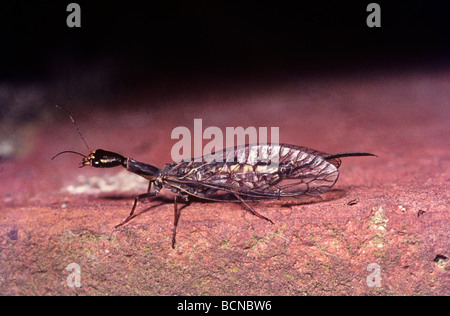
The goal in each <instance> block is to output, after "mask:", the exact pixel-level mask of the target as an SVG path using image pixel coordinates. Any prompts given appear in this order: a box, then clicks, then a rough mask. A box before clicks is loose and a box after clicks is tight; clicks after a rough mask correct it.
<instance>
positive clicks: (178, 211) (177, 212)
mask: <svg viewBox="0 0 450 316" xmlns="http://www.w3.org/2000/svg"><path fill="white" fill-rule="evenodd" d="M177 199H178V196H177V195H175V198H174V200H173V211H174V214H173V215H174V216H173V217H174V218H173V233H172V249H175V241H176V240H175V237H176V235H177V227H178V220H179V219H180V215H181V210H182V209H183V208H185V207H186V206H188V205H189V204H191V201H189V200H188V204H187V205H185V206H183V207H182V208H180V209H178V203H177Z"/></svg>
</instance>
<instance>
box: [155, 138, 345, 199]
mask: <svg viewBox="0 0 450 316" xmlns="http://www.w3.org/2000/svg"><path fill="white" fill-rule="evenodd" d="M327 156H329V154H327V153H323V152H320V151H316V150H313V149H309V148H305V147H300V146H293V145H283V144H280V145H276V146H270V145H245V146H240V147H236V148H233V149H231V150H230V149H228V150H224V152H220V153H213V154H211V155H207V156H204V157H202V158H201V159H198V160H199V161H196V160H193V161H189V162H180V163H172V164H168V165H166V167H165V168H164V169H163V171H162V177H163V179H164V183H165V185H166V186H167V187H169V188H170V189H172V190H174V191H178V192H179V193H181V194H189V195H193V196H197V197H199V198H203V199H209V200H216V201H238V199H237V198H236V196H235V194H237V195H239V196H240V197H242V198H243V199H244V200H245V201H255V200H270V199H279V198H281V197H295V196H301V195H304V194H306V195H313V196H314V195H319V194H322V193H324V192H326V191H328V190H329V189H330V188H331V187H332V186H333V185H334V184H335V183H336V181H337V179H338V176H339V171H338V167H339V165H340V160H339V158H332V159H330V160H329V161H328V160H327V159H326V157H327Z"/></svg>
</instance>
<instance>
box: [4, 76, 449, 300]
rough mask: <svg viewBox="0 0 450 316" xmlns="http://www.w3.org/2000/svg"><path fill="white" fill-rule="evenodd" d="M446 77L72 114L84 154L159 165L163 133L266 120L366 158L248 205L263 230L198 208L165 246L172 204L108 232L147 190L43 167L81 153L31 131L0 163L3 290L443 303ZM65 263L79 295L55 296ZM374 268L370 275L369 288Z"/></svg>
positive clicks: (41, 128)
mask: <svg viewBox="0 0 450 316" xmlns="http://www.w3.org/2000/svg"><path fill="white" fill-rule="evenodd" d="M449 79H450V76H449V73H446V72H442V73H403V74H395V75H393V74H391V75H371V76H364V75H354V76H350V77H342V76H341V77H335V78H312V79H311V80H300V79H299V80H295V79H291V80H289V81H286V80H285V81H280V82H275V83H274V82H263V83H260V84H250V83H248V82H247V83H242V84H238V83H236V84H234V85H229V86H225V87H224V86H221V85H218V86H214V84H213V83H210V84H208V85H207V86H205V87H200V88H199V87H196V88H195V89H193V90H192V91H188V92H183V93H180V94H179V95H176V94H175V95H173V96H170V97H168V96H166V97H164V98H162V97H161V98H159V99H154V98H153V95H146V94H145V93H141V94H140V95H139V97H136V96H133V97H129V98H123V99H120V100H117V104H114V106H113V107H112V108H111V110H108V111H106V110H104V109H105V108H106V107H103V108H92V109H90V110H89V111H86V110H84V111H83V112H81V113H80V112H78V111H77V110H74V111H72V112H73V113H72V114H73V115H74V116H75V119H76V120H77V122H78V124H79V126H80V128H81V130H82V131H83V133H84V136H85V138H86V140H87V141H88V143H89V145H90V146H92V147H93V148H92V149H97V148H102V149H107V150H112V151H116V152H118V153H121V154H123V155H124V156H126V157H128V156H131V157H133V158H134V159H136V160H139V161H143V162H147V163H150V164H153V165H155V166H158V167H163V165H164V164H165V163H167V162H170V161H171V157H170V151H171V148H172V146H173V144H174V143H175V142H176V140H171V138H170V135H171V131H172V130H173V128H175V127H177V126H186V127H188V128H189V129H191V130H192V128H193V120H194V118H202V119H203V126H204V128H206V127H208V126H217V127H220V128H222V129H224V128H225V127H226V126H231V127H236V126H243V127H247V126H255V127H260V126H266V127H271V126H277V127H279V128H280V142H283V143H288V144H289V143H290V144H296V145H302V146H307V147H312V148H315V149H318V150H321V151H325V152H330V153H337V152H346V151H365V152H372V153H374V154H376V155H377V156H378V157H376V158H374V157H358V158H345V159H343V164H342V166H341V168H340V172H341V173H340V178H339V180H338V182H337V184H336V185H335V187H334V188H333V190H331V191H329V192H328V193H326V194H324V195H323V196H322V197H321V198H309V199H307V198H305V199H302V200H300V201H273V202H272V201H270V202H261V203H254V204H253V206H254V208H255V209H257V210H258V211H259V212H260V213H261V214H263V215H264V216H267V217H268V218H270V219H271V220H272V221H273V222H274V224H273V225H272V224H270V223H268V222H266V221H263V220H260V219H258V218H256V217H255V216H252V215H250V214H249V213H247V212H246V211H245V209H244V208H243V207H242V206H241V205H239V204H235V203H229V204H227V203H203V202H201V201H195V202H194V203H192V204H191V205H190V206H189V207H186V208H184V209H183V211H182V215H181V218H180V223H179V226H178V235H177V245H176V248H175V249H172V248H171V236H172V225H173V203H172V199H171V195H170V194H167V193H164V194H162V195H161V196H160V197H158V198H157V199H156V200H155V202H148V203H146V204H141V205H139V207H138V212H140V215H138V216H137V217H136V218H135V219H133V221H131V222H130V223H129V224H127V225H125V226H124V227H121V228H119V229H117V230H115V229H114V226H115V225H116V224H118V223H120V222H121V221H122V220H124V218H125V217H126V216H127V215H128V213H129V211H130V208H131V206H132V202H133V198H134V196H135V195H136V194H139V193H143V192H145V190H146V184H145V182H144V183H142V182H138V180H137V179H138V177H137V176H134V175H131V176H130V177H127V175H125V174H124V172H122V170H121V169H110V170H94V169H92V168H88V167H86V168H83V169H78V168H77V167H78V163H79V162H80V159H79V158H81V157H78V156H75V155H74V156H69V155H67V156H61V157H59V158H58V159H56V160H54V161H51V160H50V158H51V157H52V156H53V155H54V154H56V153H57V152H59V151H62V150H76V151H81V152H83V153H85V152H86V149H85V148H84V145H83V144H82V142H81V140H80V139H79V137H78V135H77V134H76V131H75V129H74V128H73V126H72V124H71V123H70V121H69V120H68V119H67V117H66V116H65V115H64V113H62V112H57V113H56V114H55V115H54V117H55V118H57V119H56V120H53V121H48V122H44V123H42V124H40V125H38V126H33V127H32V128H30V130H29V132H28V133H27V135H29V136H28V138H27V143H26V145H24V148H23V150H22V151H21V153H22V155H21V156H20V157H18V158H17V159H14V160H7V161H3V162H1V164H0V177H1V179H2V181H1V183H0V208H1V209H0V247H1V252H0V294H2V295H17V294H25V295H36V294H41V295H50V294H52V295H55V294H57V295H65V294H69V295H71V294H81V295H95V294H100V295H106V294H119V295H128V294H141V295H143V294H150V295H449V294H450V290H449V284H450V282H449V269H450V266H449V265H448V264H447V263H448V260H447V259H445V258H450V253H449V249H450V247H449V245H450V236H449V232H450V227H449V225H450V224H449V202H448V201H449V198H448V192H449V190H448V188H449V179H450V177H449V175H450V174H449V172H450V150H449V135H450V127H449V126H450V125H449V121H450V106H449V100H450V80H449ZM67 108H69V109H70V108H71V105H67ZM74 108H76V105H74ZM55 111H56V110H55ZM205 143H206V142H205ZM110 179H113V180H110ZM134 179H136V183H134ZM108 181H109V182H108ZM351 201H353V203H349V202H351ZM153 205H155V206H153ZM70 263H76V264H78V265H79V266H80V268H81V287H80V288H70V287H68V286H67V282H66V280H67V277H68V276H69V274H70V273H71V272H69V271H67V270H66V267H67V266H68V265H69V264H70ZM370 264H377V265H378V267H379V268H380V271H379V272H380V273H379V279H378V280H379V283H376V286H372V287H371V286H369V285H373V283H370V282H369V283H367V278H368V277H371V276H373V275H371V273H373V270H370V269H369V270H370V271H367V268H368V266H369V265H370Z"/></svg>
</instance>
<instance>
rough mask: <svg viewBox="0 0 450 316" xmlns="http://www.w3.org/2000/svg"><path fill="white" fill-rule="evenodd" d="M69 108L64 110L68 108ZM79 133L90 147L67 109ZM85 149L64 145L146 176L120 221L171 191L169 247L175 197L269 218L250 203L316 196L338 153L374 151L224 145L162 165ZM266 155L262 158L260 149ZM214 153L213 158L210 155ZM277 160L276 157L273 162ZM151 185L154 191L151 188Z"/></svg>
mask: <svg viewBox="0 0 450 316" xmlns="http://www.w3.org/2000/svg"><path fill="white" fill-rule="evenodd" d="M66 112H67V110H66ZM67 113H68V114H69V117H70V118H71V120H72V122H73V123H74V124H75V126H76V128H77V131H78V133H79V134H80V136H81V138H82V140H83V142H84V143H85V145H86V147H87V148H88V150H89V146H88V145H87V143H86V141H85V140H84V138H83V136H82V134H81V132H80V130H79V129H78V126H77V125H76V123H75V121H74V120H73V118H72V116H71V115H70V113H69V112H67ZM89 151H90V153H89V154H88V155H83V154H81V153H79V152H75V151H70V150H69V151H62V152H60V153H58V154H56V155H55V156H54V157H53V158H52V160H53V159H54V158H56V157H57V156H59V155H61V154H64V153H72V154H77V155H80V156H82V157H83V159H82V161H81V163H80V168H82V167H84V166H92V167H94V168H113V167H117V166H122V167H123V168H125V169H126V170H127V171H129V172H132V173H135V174H137V175H139V176H141V177H144V178H145V179H147V180H148V181H149V186H148V189H147V192H146V193H143V194H140V195H138V196H136V198H135V199H134V204H133V207H132V209H131V212H130V214H129V216H128V217H127V218H126V219H125V220H124V221H123V222H122V223H120V224H118V225H116V228H117V227H120V226H122V225H124V224H126V223H127V222H129V221H130V220H131V219H132V218H133V217H134V216H135V215H134V212H135V210H136V206H137V204H138V202H141V201H144V200H146V199H148V198H151V197H154V196H156V195H158V194H159V192H160V190H161V189H162V188H166V189H169V190H171V191H172V192H173V193H175V197H174V228H173V234H172V248H174V247H175V237H176V229H177V226H178V220H179V217H180V209H179V208H178V203H177V201H178V199H179V198H181V199H183V200H184V201H186V202H188V203H189V202H190V201H189V198H190V197H197V198H199V199H204V200H210V201H218V202H237V203H242V204H243V205H244V206H245V207H246V209H247V210H248V211H249V212H250V213H251V214H253V215H255V216H257V217H259V218H262V219H264V220H266V221H268V222H270V223H273V222H272V221H271V220H270V219H268V218H267V217H265V216H263V215H261V214H259V213H258V212H257V211H256V210H254V209H253V208H252V207H251V206H250V205H249V204H248V203H249V202H255V201H263V200H276V199H281V198H291V197H292V198H295V197H299V196H302V195H309V196H317V195H320V194H322V193H324V192H326V191H328V190H329V189H330V188H331V187H333V185H334V184H335V183H336V181H337V179H338V176H339V170H338V168H339V166H340V165H341V160H340V158H343V157H355V156H375V155H374V154H370V153H365V152H346V153H339V154H327V153H324V152H321V151H317V150H314V149H310V148H306V147H301V146H295V145H287V144H276V145H251V144H250V145H243V146H237V147H234V148H232V149H231V150H230V149H228V150H224V151H223V157H222V158H223V159H222V160H220V159H217V156H216V155H215V153H213V154H211V155H205V156H203V157H201V158H200V159H192V160H190V161H182V162H173V163H168V164H166V165H165V166H164V167H163V168H162V169H160V168H157V167H155V166H152V165H149V164H146V163H143V162H139V161H136V160H134V159H133V158H125V157H124V156H122V155H120V154H118V153H115V152H112V151H106V150H103V149H97V150H95V151H91V150H89ZM263 153H264V154H265V157H268V158H269V159H260V157H262V156H263V155H262V154H263ZM213 155H214V157H215V159H212V157H213ZM274 160H275V161H277V163H273V162H274ZM152 186H153V191H151V189H152Z"/></svg>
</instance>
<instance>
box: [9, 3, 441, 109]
mask: <svg viewBox="0 0 450 316" xmlns="http://www.w3.org/2000/svg"><path fill="white" fill-rule="evenodd" d="M370 2H372V1H354V2H353V1H351V2H349V1H308V2H279V1H277V2H275V1H272V2H259V1H252V2H250V1H197V0H195V1H148V2H144V1H139V2H138V1H123V2H110V1H77V2H76V3H78V4H79V5H80V6H81V25H82V27H81V28H69V27H67V25H66V18H67V16H68V15H69V14H70V13H69V12H66V8H67V5H68V4H69V3H70V1H8V2H5V1H4V2H1V4H0V32H1V42H2V44H1V47H2V48H1V50H0V69H1V70H0V83H2V82H7V83H8V84H10V85H11V84H12V85H23V84H29V83H36V82H37V83H41V84H42V83H48V86H47V88H48V89H52V88H51V87H54V85H55V84H56V85H57V89H56V88H55V89H52V90H53V93H56V92H55V91H56V90H58V91H60V96H66V97H68V98H69V100H70V97H72V98H73V97H74V96H75V95H77V93H78V94H79V95H84V96H85V97H86V96H87V97H89V98H96V97H106V96H108V97H114V96H116V95H126V94H127V93H129V91H131V90H136V89H139V88H141V87H144V88H148V87H149V85H152V83H153V84H154V85H155V86H158V87H161V86H164V85H172V84H173V83H176V82H186V81H191V80H193V81H195V80H197V81H198V80H200V81H201V80H206V81H207V80H209V79H211V78H218V77H221V78H226V79H224V80H229V81H234V80H239V79H240V78H244V77H252V78H259V77H260V78H263V77H266V78H267V77H276V76H286V75H288V76H291V75H294V76H308V75H311V74H313V73H324V72H325V73H330V72H334V71H351V70H352V69H359V70H361V69H365V68H369V69H379V68H388V69H389V68H395V67H397V68H398V67H417V66H422V65H425V66H429V65H434V67H441V65H442V63H445V64H448V59H447V56H448V53H449V52H450V44H449V43H450V42H449V30H450V28H449V26H450V23H449V18H448V15H449V11H447V7H448V6H446V5H444V3H445V2H443V1H441V2H437V1H377V2H376V3H378V4H379V5H380V6H381V25H382V27H381V28H369V27H367V25H366V18H367V16H368V14H369V12H367V11H366V8H367V5H368V4H369V3H370ZM99 69H101V70H99ZM99 81H104V82H105V81H107V82H108V84H107V85H102V84H99V83H98V82H99ZM78 85H80V86H83V87H84V88H83V89H81V90H77V89H78V87H77V86H78ZM174 86H176V85H174ZM86 87H90V88H86ZM155 89H156V88H155ZM77 91H78V92H77ZM80 91H81V92H80ZM47 101H48V100H47Z"/></svg>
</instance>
